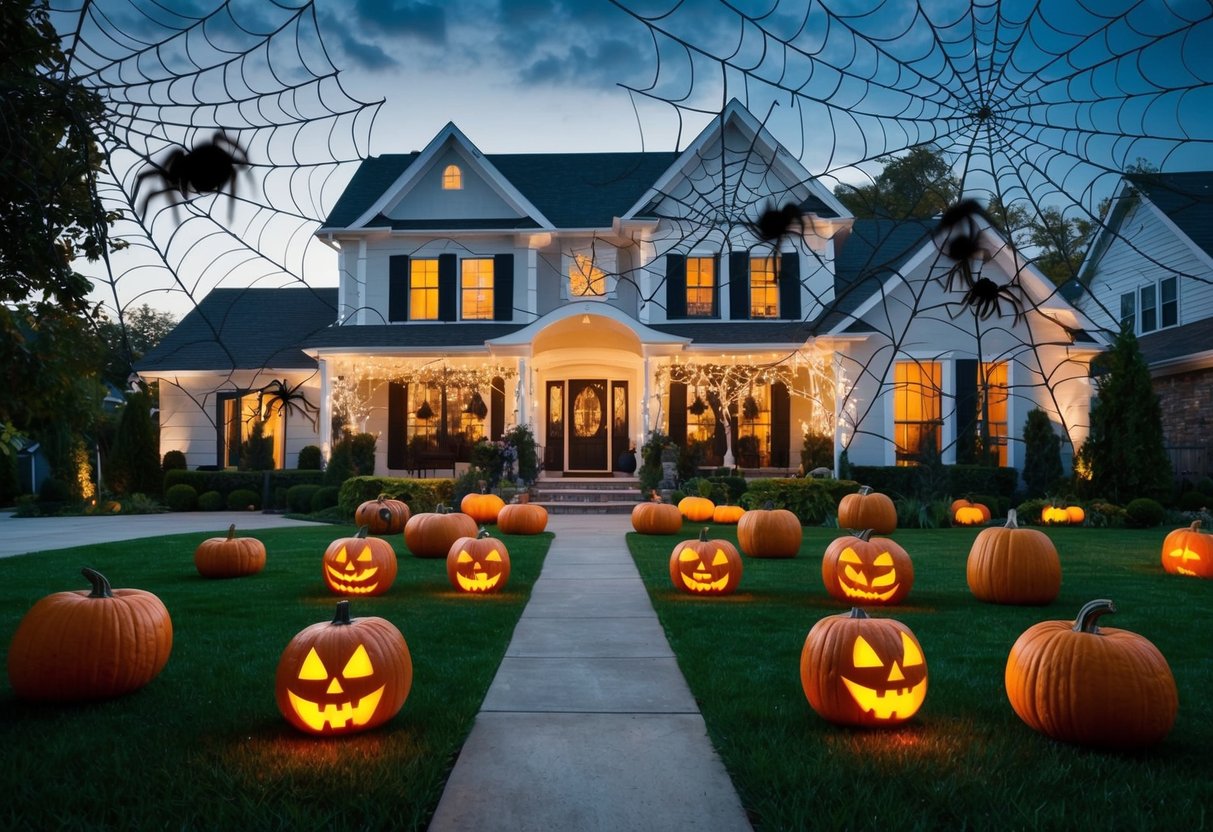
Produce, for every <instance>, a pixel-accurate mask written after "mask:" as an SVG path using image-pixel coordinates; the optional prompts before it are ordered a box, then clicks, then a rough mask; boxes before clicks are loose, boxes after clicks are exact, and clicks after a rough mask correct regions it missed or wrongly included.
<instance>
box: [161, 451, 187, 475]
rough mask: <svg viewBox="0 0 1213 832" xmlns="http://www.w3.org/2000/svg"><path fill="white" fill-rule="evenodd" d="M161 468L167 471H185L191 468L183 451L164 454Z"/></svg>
mask: <svg viewBox="0 0 1213 832" xmlns="http://www.w3.org/2000/svg"><path fill="white" fill-rule="evenodd" d="M160 467H161V469H163V470H165V471H184V470H185V469H186V468H188V467H189V466H188V465H187V464H186V462H185V454H184V453H182V452H181V451H168V452H166V453H165V454H164V459H163V460H162V461H161V463H160Z"/></svg>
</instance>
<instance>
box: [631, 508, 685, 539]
mask: <svg viewBox="0 0 1213 832" xmlns="http://www.w3.org/2000/svg"><path fill="white" fill-rule="evenodd" d="M632 528H633V529H635V530H636V531H638V532H640V533H641V534H677V533H678V532H680V531H681V530H682V512H680V511H679V510H678V506H676V505H674V504H673V503H659V502H656V501H650V502H647V503H637V504H636V507H635V508H633V509H632Z"/></svg>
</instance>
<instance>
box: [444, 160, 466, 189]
mask: <svg viewBox="0 0 1213 832" xmlns="http://www.w3.org/2000/svg"><path fill="white" fill-rule="evenodd" d="M442 190H444V191H461V190H463V171H461V170H460V169H459V165H447V166H446V167H445V168H443V169H442Z"/></svg>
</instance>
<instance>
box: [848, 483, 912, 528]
mask: <svg viewBox="0 0 1213 832" xmlns="http://www.w3.org/2000/svg"><path fill="white" fill-rule="evenodd" d="M838 526H839V528H842V529H871V530H872V531H873V532H875V533H876V534H891V533H892V532H894V531H896V530H897V508H896V507H895V506H894V505H893V501H892V500H890V499H889V498H888V496H887V495H884V494H880V493H877V492H875V491H873V490H872V489H871V488H870V487H869V486H866V485H865V486H863V487H862V488H860V489H859V491H858V492H856V493H855V494H847V495H846V496H845V497H843V498H842V499H841V500H839V501H838Z"/></svg>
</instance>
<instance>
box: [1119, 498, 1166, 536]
mask: <svg viewBox="0 0 1213 832" xmlns="http://www.w3.org/2000/svg"><path fill="white" fill-rule="evenodd" d="M1165 519H1167V511H1166V509H1164V508H1163V507H1162V504H1161V503H1159V502H1158V501H1157V500H1152V499H1150V498H1149V497H1138V498H1137V499H1136V500H1132V501H1130V502H1129V504H1128V505H1127V506H1125V525H1127V526H1129V527H1131V528H1134V529H1152V528H1154V527H1155V526H1157V525H1159V524H1161V523H1162V521H1163V520H1165Z"/></svg>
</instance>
